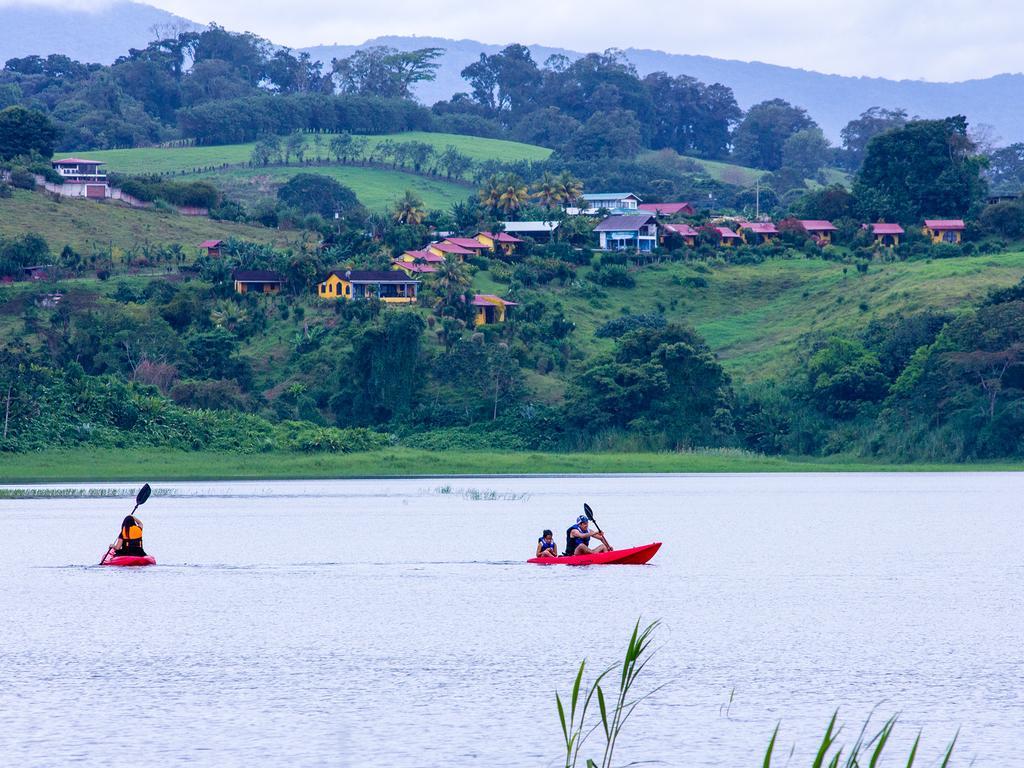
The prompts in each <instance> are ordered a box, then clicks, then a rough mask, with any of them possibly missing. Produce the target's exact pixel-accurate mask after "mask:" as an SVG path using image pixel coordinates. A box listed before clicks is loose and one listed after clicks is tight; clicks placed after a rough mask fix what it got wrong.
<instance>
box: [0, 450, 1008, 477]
mask: <svg viewBox="0 0 1024 768" xmlns="http://www.w3.org/2000/svg"><path fill="white" fill-rule="evenodd" d="M1020 469H1022V467H1021V465H1020V464H1014V463H1009V462H1007V463H991V464H978V465H971V464H965V465H935V464H908V465H895V464H882V463H871V462H866V461H863V460H857V461H850V460H847V459H831V460H827V461H826V460H805V459H783V458H772V457H764V456H756V455H752V454H745V453H740V452H730V451H720V452H714V451H712V452H698V453H571V454H555V453H501V452H488V453H484V452H480V453H471V452H461V451H460V452H456V451H446V452H430V451H418V450H411V449H406V448H394V449H388V450H384V451H374V452H369V453H351V454H297V453H271V454H260V455H257V456H242V455H237V454H224V453H209V452H195V453H184V452H174V451H162V450H154V449H148V450H146V449H137V450H130V451H120V450H113V449H84V448H83V449H77V450H71V451H50V452H45V453H29V454H15V455H6V456H4V459H3V461H2V462H0V482H3V483H31V482H85V481H117V480H123V481H128V480H132V481H142V480H147V481H160V480H235V479H260V480H270V479H277V478H280V479H285V478H346V477H444V476H460V475H479V476H487V475H536V474H609V473H648V472H877V471H919V472H924V471H969V470H993V471H995V470H999V471H1011V470H1012V471H1018V470H1020Z"/></svg>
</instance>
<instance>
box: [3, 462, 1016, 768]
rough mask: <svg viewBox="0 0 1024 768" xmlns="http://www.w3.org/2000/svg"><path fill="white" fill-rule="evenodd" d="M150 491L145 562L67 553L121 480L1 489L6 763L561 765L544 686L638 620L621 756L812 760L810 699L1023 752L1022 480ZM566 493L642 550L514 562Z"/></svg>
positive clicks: (627, 480)
mask: <svg viewBox="0 0 1024 768" xmlns="http://www.w3.org/2000/svg"><path fill="white" fill-rule="evenodd" d="M154 485H155V487H156V488H157V489H158V491H160V490H162V489H170V490H171V491H172V492H173V493H174V494H175V495H173V496H157V495H154V497H153V498H152V499H150V501H149V502H148V503H147V504H146V505H145V506H144V507H142V508H141V510H140V512H139V516H140V517H141V518H142V520H143V521H144V523H145V534H146V535H145V545H146V549H147V551H148V552H149V553H150V554H152V555H154V556H155V557H156V558H157V561H158V562H159V565H158V566H157V567H155V568H142V569H118V568H100V567H95V566H94V565H93V564H94V563H96V562H98V561H99V559H100V557H101V556H102V555H103V553H104V551H105V549H106V547H107V545H108V544H109V542H110V541H111V539H113V538H114V536H115V535H116V532H117V528H118V526H119V524H120V520H121V518H122V517H123V516H124V515H125V514H126V513H127V512H130V511H131V506H132V503H131V501H129V500H128V499H49V500H47V499H34V500H27V501H0V541H3V542H4V544H5V546H4V548H3V553H2V554H0V683H2V684H0V755H3V757H4V760H3V762H4V763H5V764H8V765H67V764H70V763H80V764H84V765H98V764H101V763H105V762H111V761H117V762H121V761H123V760H124V759H126V758H130V757H137V758H139V759H140V761H141V762H142V763H144V764H149V765H184V764H192V765H239V766H241V765H245V766H254V765H259V766H264V765H267V766H271V765H272V766H284V765H287V766H390V767H403V768H404V767H406V766H408V767H409V768H412V767H413V766H485V765H486V766H488V767H489V768H491V767H493V766H559V765H561V762H560V741H561V731H560V727H559V724H558V718H557V714H556V710H555V703H554V691H555V690H556V689H557V690H559V691H562V692H563V693H565V692H567V691H568V690H569V688H570V687H571V684H572V679H573V675H574V674H575V670H576V667H577V665H578V663H579V661H580V660H581V659H582V658H583V657H586V658H588V659H589V660H590V664H592V665H593V666H594V667H595V668H597V667H601V666H604V665H608V664H611V663H613V662H615V661H617V660H618V659H619V658H620V655H621V653H622V651H623V650H624V649H625V645H626V641H627V639H628V634H629V632H630V631H631V630H632V627H633V624H634V622H635V621H636V620H637V619H638V618H641V619H642V620H644V621H646V620H653V619H661V620H662V622H663V625H662V627H661V628H660V629H659V630H658V632H657V635H656V637H657V646H658V651H657V653H656V655H655V656H654V658H653V660H652V662H651V664H650V666H649V667H648V670H647V671H646V672H645V676H644V677H643V678H641V681H640V688H641V690H647V689H649V688H651V687H653V686H656V685H664V686H665V688H664V689H663V690H661V691H659V692H658V693H657V694H656V695H655V696H653V697H652V698H651V699H649V700H648V701H646V702H644V703H643V704H641V705H640V708H639V709H637V711H636V714H635V715H634V718H633V719H632V720H631V721H630V722H629V723H628V724H627V726H626V729H625V731H624V735H623V737H622V739H621V742H620V744H621V757H622V761H621V763H622V764H624V763H625V762H628V760H654V759H660V760H662V761H663V762H664V764H667V765H678V766H688V767H692V766H741V765H760V764H761V760H762V758H763V755H764V750H765V747H766V746H767V744H768V741H769V738H770V737H771V733H772V730H773V729H774V728H775V726H776V724H777V723H779V722H780V721H781V729H780V735H779V742H778V746H777V752H776V754H777V756H778V761H777V764H778V765H780V766H782V765H785V764H786V763H787V759H788V757H789V752H790V748H791V746H793V745H794V744H795V745H796V746H795V749H796V752H795V755H794V756H793V758H792V759H791V760H789V761H788V762H789V764H790V765H793V766H797V765H799V766H809V765H810V762H811V759H810V757H809V755H813V753H814V752H815V751H816V749H817V746H818V742H819V741H820V738H821V734H822V733H823V731H824V729H825V726H826V725H827V723H828V720H829V718H830V717H831V715H832V712H833V711H834V710H835V709H836V708H837V707H838V708H840V719H841V720H842V721H844V722H845V723H846V727H845V729H844V731H843V734H842V739H843V740H845V741H847V742H849V741H852V740H853V739H854V738H855V736H856V733H857V732H858V731H859V729H860V726H861V724H862V723H863V722H864V719H865V718H866V717H867V716H868V714H869V713H870V712H871V710H872V709H873V708H875V707H877V712H876V714H875V718H874V720H873V721H872V722H873V723H876V724H877V726H881V724H882V722H883V721H884V719H885V718H886V717H888V716H889V715H891V714H894V713H897V712H899V713H902V714H901V719H900V725H898V726H897V729H896V731H895V734H894V743H895V744H896V746H897V747H900V748H902V754H903V756H904V762H905V755H906V753H907V752H908V751H909V744H910V743H911V742H912V740H913V738H914V736H915V735H916V733H917V731H918V730H919V729H923V738H922V748H921V753H920V755H919V757H920V758H921V764H922V765H936V764H937V762H938V759H939V755H940V754H941V752H942V751H943V750H944V749H945V747H946V745H947V744H948V742H949V741H950V739H951V738H952V737H953V735H954V734H955V733H956V731H957V729H958V728H961V729H962V730H961V733H960V739H959V741H958V746H957V751H956V753H955V756H956V759H955V760H954V765H967V764H968V763H969V762H970V761H971V759H972V758H976V759H977V762H976V764H977V765H979V766H984V765H998V766H1006V765H1010V764H1013V763H1016V762H1017V761H1019V760H1020V759H1021V758H1020V755H1021V752H1022V749H1024V726H1022V723H1024V694H1022V686H1021V680H1022V678H1024V661H1022V658H1024V651H1022V643H1021V638H1022V636H1024V618H1022V610H1021V606H1022V602H1021V598H1020V595H1021V584H1022V581H1024V554H1022V545H1024V536H1022V534H1021V517H1020V504H1021V499H1022V495H1024V494H1022V490H1024V488H1022V486H1024V477H1022V476H1021V475H1015V474H927V475H926V474H859V475H848V474H847V475H840V474H821V475H813V474H812V475H732V476H729V475H716V476H647V477H602V478H592V477H558V478H498V479H495V478H474V479H451V480H430V479H416V480H373V481H369V480H361V481H289V482H255V483H234V482H232V483H156V484H154ZM76 487H81V486H76ZM103 487H108V486H106V485H104V486H103ZM584 501H588V502H589V503H590V504H591V505H592V506H593V508H594V511H595V513H596V516H597V520H598V521H599V522H600V524H601V525H602V526H603V527H604V528H605V530H606V531H607V533H608V536H609V539H610V541H611V543H612V544H613V545H615V546H617V547H627V546H633V545H637V544H643V543H647V542H650V541H663V542H665V544H664V546H663V547H662V549H661V552H659V554H658V555H657V557H655V558H654V560H653V561H652V562H651V564H650V565H647V566H618V567H616V566H605V567H590V568H566V567H547V568H542V567H538V566H532V565H527V564H526V563H525V562H523V561H525V559H526V558H527V557H528V556H532V553H533V549H534V546H535V542H536V539H537V537H538V536H539V535H540V531H541V529H542V528H552V529H554V530H555V532H556V540H559V539H564V530H565V528H566V527H568V526H569V525H571V524H572V523H573V522H574V519H575V517H576V515H578V514H580V512H581V508H582V503H583V502H584ZM730 700H731V701H730ZM594 746H595V747H596V742H595V745H594ZM897 751H898V750H893V754H892V755H891V759H893V763H892V764H896V761H895V757H896V755H897ZM593 753H594V754H595V756H597V750H596V748H595V750H593Z"/></svg>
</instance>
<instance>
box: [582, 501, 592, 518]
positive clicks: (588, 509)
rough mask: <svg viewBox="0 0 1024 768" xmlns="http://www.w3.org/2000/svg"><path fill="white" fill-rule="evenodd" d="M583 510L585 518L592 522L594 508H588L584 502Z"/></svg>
mask: <svg viewBox="0 0 1024 768" xmlns="http://www.w3.org/2000/svg"><path fill="white" fill-rule="evenodd" d="M583 512H584V513H585V514H586V516H587V520H589V521H590V522H594V510H592V509H591V508H590V505H589V504H586V503H584V505H583Z"/></svg>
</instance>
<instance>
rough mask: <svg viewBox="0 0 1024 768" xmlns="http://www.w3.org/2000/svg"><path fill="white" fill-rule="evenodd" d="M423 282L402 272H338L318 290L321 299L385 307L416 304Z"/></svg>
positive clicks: (330, 276)
mask: <svg viewBox="0 0 1024 768" xmlns="http://www.w3.org/2000/svg"><path fill="white" fill-rule="evenodd" d="M419 285H420V281H419V280H414V279H413V278H411V277H409V276H408V275H403V274H402V271H400V270H398V269H392V270H391V271H390V272H371V271H356V270H351V269H350V270H346V271H345V272H339V271H334V272H331V273H330V275H328V276H327V279H326V280H324V281H323V282H322V283H319V284H318V285H317V287H316V291H317V294H318V295H319V296H320V298H321V299H344V300H345V301H358V300H362V299H380V300H381V301H382V302H384V303H385V304H415V303H416V301H417V296H418V291H419Z"/></svg>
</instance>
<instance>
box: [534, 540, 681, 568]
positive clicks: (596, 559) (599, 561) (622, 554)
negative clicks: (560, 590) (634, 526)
mask: <svg viewBox="0 0 1024 768" xmlns="http://www.w3.org/2000/svg"><path fill="white" fill-rule="evenodd" d="M659 549H661V542H660V541H656V542H654V543H653V544H644V545H643V546H642V547H631V548H630V549H615V550H612V551H611V552H599V553H597V554H595V555H571V556H569V557H532V558H530V559H529V560H527V561H526V562H528V563H535V564H537V565H643V564H644V563H646V562H647V561H648V560H650V559H651V558H652V557H654V556H655V555H656V554H657V553H658V550H659Z"/></svg>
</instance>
